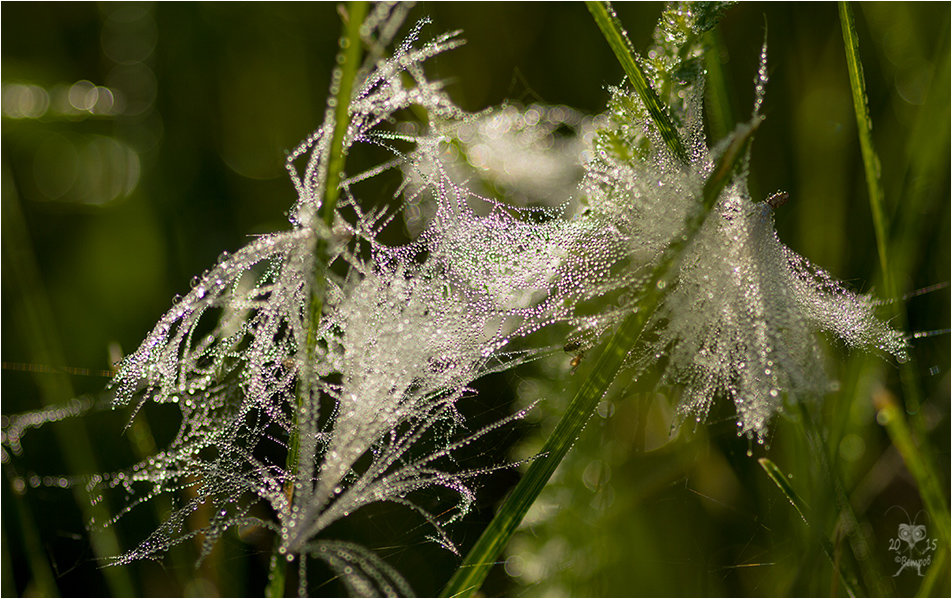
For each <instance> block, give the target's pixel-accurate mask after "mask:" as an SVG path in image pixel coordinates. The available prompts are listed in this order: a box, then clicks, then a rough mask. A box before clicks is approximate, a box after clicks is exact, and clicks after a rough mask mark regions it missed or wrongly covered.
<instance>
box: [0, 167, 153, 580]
mask: <svg viewBox="0 0 952 599" xmlns="http://www.w3.org/2000/svg"><path fill="white" fill-rule="evenodd" d="M2 206H3V236H2V239H3V251H4V253H5V254H7V258H8V261H7V264H10V265H12V266H13V268H12V269H11V270H12V271H13V275H12V276H13V279H12V280H13V282H14V288H16V289H17V290H18V291H19V292H20V294H21V295H20V298H19V302H18V303H17V304H15V307H14V314H15V316H14V318H13V319H12V321H13V322H14V325H13V326H15V327H17V326H19V327H22V328H21V329H20V331H22V333H21V334H22V335H23V336H24V338H25V339H26V342H27V347H28V348H29V359H30V361H32V362H35V363H38V364H66V359H65V358H63V346H62V343H61V342H60V340H59V336H58V334H57V332H56V329H55V328H54V326H53V322H55V321H54V318H53V308H52V306H51V305H50V298H49V296H48V295H47V292H46V289H44V287H43V282H42V279H41V278H40V273H39V267H38V266H37V264H36V258H35V256H34V255H33V249H32V248H33V245H32V242H31V241H30V239H29V236H28V234H27V229H26V223H25V222H24V220H23V213H22V211H21V208H20V199H19V197H18V195H17V191H16V190H15V189H13V188H12V185H11V193H9V194H6V193H5V194H4V197H3V202H2ZM36 383H37V387H38V388H39V390H40V397H41V398H42V401H43V403H44V404H45V405H47V406H55V405H58V404H61V403H62V402H64V401H66V400H68V399H71V398H73V397H76V393H75V391H74V390H73V384H72V382H71V381H70V379H69V377H68V376H67V375H66V374H64V373H61V374H50V375H48V376H42V377H36ZM53 434H54V435H55V436H56V442H57V445H59V449H60V454H61V455H62V458H63V461H64V462H65V463H66V468H67V470H68V471H69V473H70V474H71V475H73V477H75V478H76V479H81V478H82V477H84V476H91V475H93V474H96V473H98V472H99V467H98V465H97V460H96V452H95V449H94V447H95V445H94V444H93V441H92V439H91V438H90V436H89V433H88V432H87V430H86V426H85V424H84V423H83V422H82V421H80V420H64V421H62V422H58V423H56V425H54V426H53ZM72 491H73V496H74V497H75V499H76V503H77V505H78V506H79V508H80V510H81V512H82V514H83V518H84V519H85V521H86V522H87V523H89V524H90V525H89V526H88V527H87V528H88V533H89V543H90V545H91V546H92V551H93V554H94V555H95V557H96V558H97V559H99V560H103V561H105V560H107V559H109V558H112V557H114V556H116V555H119V548H120V546H121V545H120V543H119V539H118V536H117V533H116V530H115V529H114V528H111V527H108V526H106V523H107V522H108V521H109V519H110V518H111V517H112V514H111V513H110V510H109V507H108V502H107V501H106V500H105V499H103V500H101V501H98V502H93V501H91V500H90V496H89V493H88V492H87V491H86V489H85V487H84V486H83V485H79V484H74V485H72ZM102 574H103V577H104V578H105V581H106V584H107V585H108V587H109V590H110V591H111V593H112V594H113V595H114V596H117V597H128V596H131V595H134V594H135V592H134V589H135V586H134V585H133V582H132V579H131V577H130V575H129V571H128V569H127V568H124V567H120V566H115V567H109V568H104V569H103V570H102Z"/></svg>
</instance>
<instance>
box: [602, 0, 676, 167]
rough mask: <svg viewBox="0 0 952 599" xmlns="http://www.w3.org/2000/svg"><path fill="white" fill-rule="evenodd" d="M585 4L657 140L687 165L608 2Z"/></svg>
mask: <svg viewBox="0 0 952 599" xmlns="http://www.w3.org/2000/svg"><path fill="white" fill-rule="evenodd" d="M585 5H586V6H587V7H588V10H589V12H590V13H592V18H593V19H595V24H596V25H598V28H599V29H600V30H601V32H602V35H604V36H605V41H607V42H608V45H609V46H611V49H612V52H614V53H615V57H616V58H618V62H619V63H621V66H622V68H623V69H624V70H625V74H626V75H628V80H629V81H630V82H631V85H632V87H634V88H635V91H636V92H638V96H639V97H640V98H641V101H642V102H643V103H644V105H645V108H646V109H647V110H648V114H649V115H650V116H651V119H652V120H653V121H654V124H655V127H657V129H658V133H660V134H661V138H662V139H664V143H665V144H666V145H667V146H668V149H669V150H671V152H672V153H673V154H674V155H675V156H677V158H678V159H679V160H680V161H681V162H682V163H684V164H687V163H688V153H687V150H685V148H684V142H682V141H681V136H680V135H678V131H677V129H675V127H674V123H672V122H671V118H670V117H669V116H668V112H667V110H665V108H664V106H663V105H662V104H661V100H660V99H659V98H658V94H657V93H656V92H655V90H654V89H653V88H652V87H651V84H650V83H648V79H647V78H646V77H645V74H644V72H642V70H641V67H639V66H638V61H637V59H636V58H635V49H634V47H633V46H632V45H631V40H630V39H628V34H627V33H626V32H625V30H624V28H622V26H621V22H620V21H619V20H618V16H617V15H616V14H615V9H614V8H612V6H611V3H609V2H601V1H597V0H589V1H587V2H586V3H585Z"/></svg>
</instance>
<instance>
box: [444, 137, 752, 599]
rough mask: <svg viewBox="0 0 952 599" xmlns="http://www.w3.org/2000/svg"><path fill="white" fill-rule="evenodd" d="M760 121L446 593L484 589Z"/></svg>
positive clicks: (717, 173) (738, 144)
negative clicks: (488, 577)
mask: <svg viewBox="0 0 952 599" xmlns="http://www.w3.org/2000/svg"><path fill="white" fill-rule="evenodd" d="M759 123H760V121H759V120H754V121H752V122H751V123H750V124H744V125H741V126H740V127H739V128H738V130H737V132H735V135H734V138H733V140H732V141H731V143H730V145H729V146H728V148H727V150H726V151H725V152H724V154H723V155H721V157H720V158H719V160H718V162H717V165H716V167H715V168H714V171H713V172H712V173H711V175H710V176H709V177H708V179H707V181H706V182H705V185H704V188H703V191H702V194H701V198H700V201H699V206H698V209H697V210H696V211H695V213H694V215H692V216H691V217H690V218H689V219H688V222H687V223H685V225H686V226H685V234H684V235H682V236H680V237H678V238H677V239H676V240H675V241H674V242H672V243H671V245H669V246H668V248H667V249H666V250H665V251H664V253H663V254H662V256H661V259H660V260H659V261H658V263H657V265H656V266H655V267H654V268H653V269H652V272H651V274H650V276H648V278H647V279H646V280H647V285H646V286H645V289H644V290H643V292H642V296H641V298H640V299H639V301H638V305H637V308H636V309H635V310H634V312H632V314H631V315H630V316H628V318H626V319H625V321H624V322H622V324H621V325H620V326H619V327H618V329H617V330H616V331H615V332H614V334H613V335H612V336H611V338H610V339H609V340H608V342H607V343H606V344H605V346H604V347H603V349H602V350H601V352H600V354H599V356H598V358H597V360H596V361H595V365H594V366H593V367H592V370H591V371H590V373H589V375H588V376H587V377H586V379H585V381H584V382H583V383H582V386H581V387H580V388H579V390H578V392H577V393H576V394H575V396H574V397H573V398H572V401H571V402H570V403H569V406H568V408H567V409H566V411H565V413H564V414H563V415H562V418H561V419H560V420H559V422H558V424H557V425H556V427H555V430H554V431H553V432H552V434H551V435H550V436H549V438H548V439H547V440H546V442H545V445H543V447H542V451H541V452H540V453H539V457H537V458H536V459H535V460H534V461H533V462H532V464H531V465H530V466H529V469H528V470H527V471H526V474H525V475H524V476H523V477H522V479H520V481H519V483H518V484H517V485H516V486H515V488H514V489H513V490H512V491H511V492H510V493H509V495H508V496H507V497H506V499H505V500H504V501H503V503H502V505H501V506H500V508H499V511H498V512H497V513H496V516H495V517H494V518H493V519H492V521H491V522H490V523H489V526H487V527H486V530H485V531H483V534H482V535H481V536H480V537H479V539H478V540H477V541H476V544H475V546H474V547H473V548H472V549H471V550H470V552H469V553H468V554H467V555H466V558H465V559H464V560H463V563H462V564H461V565H460V567H459V568H458V569H457V570H456V573H455V574H454V575H453V577H452V578H451V579H450V581H449V582H448V583H447V584H446V586H445V587H444V588H443V591H442V596H443V597H471V596H473V594H475V593H476V591H478V590H479V587H480V586H481V585H482V583H483V581H484V580H485V579H486V576H487V574H489V570H490V568H492V566H493V565H494V564H495V563H496V559H497V558H498V556H499V555H500V554H501V553H502V551H503V549H505V547H506V545H507V544H508V542H509V539H510V538H511V537H512V535H513V533H515V531H516V528H517V527H518V526H519V523H520V522H522V519H523V517H524V516H525V515H526V512H528V511H529V508H530V507H531V506H532V503H533V502H534V501H535V499H536V498H537V497H538V496H539V493H541V492H542V489H543V488H544V487H545V485H546V483H547V482H548V481H549V478H550V477H551V476H552V474H553V473H554V472H555V469H556V468H557V467H558V466H559V464H560V463H561V462H562V459H563V458H564V457H565V455H566V454H567V453H568V451H569V449H571V447H572V446H573V445H574V444H575V441H576V440H577V439H578V437H579V435H581V434H582V430H583V429H584V428H585V424H586V423H587V422H588V420H589V418H591V416H592V414H593V413H594V411H595V408H596V407H597V405H598V402H599V401H601V399H602V397H604V395H605V393H606V392H607V391H608V388H609V386H610V385H611V383H612V381H614V380H615V377H616V376H617V375H618V372H619V371H620V370H621V368H622V366H623V365H624V362H625V359H626V358H627V357H628V353H629V352H630V351H631V349H632V347H633V346H634V344H635V341H636V340H637V339H638V337H639V335H640V334H641V332H642V330H643V329H644V327H645V325H646V324H647V322H648V320H649V319H650V318H651V316H652V314H653V313H654V311H655V309H656V308H657V307H658V305H659V304H660V302H661V300H662V298H663V297H664V293H665V290H666V289H669V288H670V287H671V283H672V282H673V281H674V279H675V278H676V276H677V270H678V269H677V266H678V264H679V262H680V258H681V255H682V254H683V252H684V250H685V248H686V247H687V246H688V245H689V244H690V241H691V240H692V239H693V238H694V236H695V234H696V233H697V232H698V230H699V229H700V228H701V225H703V224H704V221H705V219H706V218H707V215H708V213H710V211H711V208H712V207H713V206H714V203H715V202H716V201H717V198H718V197H720V195H721V192H722V191H723V190H724V188H725V187H726V186H727V184H728V183H729V182H730V181H731V179H732V178H733V175H734V172H735V169H736V167H737V166H738V164H740V163H741V162H742V161H743V160H744V159H745V157H746V152H747V148H748V146H749V143H750V141H751V139H752V136H753V133H754V131H755V130H756V129H757V127H758V125H759Z"/></svg>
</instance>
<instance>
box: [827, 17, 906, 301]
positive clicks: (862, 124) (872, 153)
mask: <svg viewBox="0 0 952 599" xmlns="http://www.w3.org/2000/svg"><path fill="white" fill-rule="evenodd" d="M839 10H840V25H841V26H842V28H843V44H844V46H846V64H847V67H848V68H849V74H850V89H851V90H852V93H853V112H855V113H856V131H857V133H858V134H859V146H860V150H861V151H862V153H863V168H864V170H865V173H866V188H867V190H868V191H869V207H870V210H871V212H872V214H873V228H874V229H875V232H876V249H877V250H878V252H879V266H880V268H882V271H883V280H884V282H885V284H886V292H887V293H888V294H889V295H890V296H893V295H894V292H895V289H893V283H892V277H891V273H890V269H889V259H888V255H887V251H886V248H887V243H888V231H887V230H886V229H887V222H886V212H885V208H884V207H883V203H884V201H885V193H884V192H883V186H882V182H881V176H880V175H881V172H882V167H881V164H880V162H879V155H877V154H876V148H875V147H873V121H872V119H870V117H869V101H868V100H867V95H866V78H865V77H864V76H863V62H862V60H861V59H860V56H859V37H858V36H857V35H856V22H855V21H854V19H853V8H852V6H851V5H850V3H849V2H843V1H841V2H840V3H839Z"/></svg>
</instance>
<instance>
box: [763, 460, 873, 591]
mask: <svg viewBox="0 0 952 599" xmlns="http://www.w3.org/2000/svg"><path fill="white" fill-rule="evenodd" d="M757 461H758V462H759V463H760V466H761V468H763V469H764V472H766V473H767V477H768V478H770V480H772V481H773V483H774V484H775V485H777V488H779V489H780V492H781V493H783V496H784V497H786V498H787V501H789V502H790V504H791V505H792V506H793V507H794V509H796V510H797V514H799V515H800V518H802V519H803V521H804V522H805V523H806V525H807V528H809V529H810V532H811V533H813V535H814V536H815V537H816V538H817V541H819V543H820V546H821V547H822V548H823V553H825V554H826V557H827V558H829V560H830V563H831V564H832V565H833V569H834V570H836V572H837V574H839V575H840V580H841V581H842V582H843V587H844V588H845V589H846V592H847V593H849V595H850V597H856V596H858V593H857V588H858V584H857V583H856V579H855V578H853V577H852V576H850V575H849V574H847V573H846V572H844V571H843V569H842V568H841V567H840V564H839V562H838V560H837V559H836V556H835V555H834V554H833V545H832V544H831V543H830V541H829V539H827V538H826V537H824V536H823V535H821V534H819V533H818V532H817V530H816V529H815V528H814V527H813V525H812V524H811V523H810V517H808V515H807V514H808V513H809V508H808V507H807V505H806V503H804V501H803V500H802V499H801V498H800V496H799V495H797V493H796V491H794V490H793V487H792V486H791V485H790V481H789V480H788V479H787V477H786V475H784V473H783V471H782V470H781V469H780V468H779V467H778V466H777V465H776V464H774V463H773V462H772V461H770V460H769V459H768V458H760V459H759V460H757Z"/></svg>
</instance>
